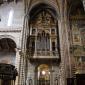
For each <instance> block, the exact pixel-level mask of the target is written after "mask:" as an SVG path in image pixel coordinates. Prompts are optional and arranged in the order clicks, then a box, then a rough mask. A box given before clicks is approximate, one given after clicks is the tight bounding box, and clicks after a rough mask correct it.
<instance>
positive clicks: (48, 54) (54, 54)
mask: <svg viewBox="0 0 85 85" xmlns="http://www.w3.org/2000/svg"><path fill="white" fill-rule="evenodd" d="M27 54H28V55H29V58H59V53H58V51H36V52H33V51H29V52H27Z"/></svg>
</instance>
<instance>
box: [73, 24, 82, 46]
mask: <svg viewBox="0 0 85 85" xmlns="http://www.w3.org/2000/svg"><path fill="white" fill-rule="evenodd" d="M72 36H73V45H81V35H80V30H79V28H78V25H77V24H76V23H73V24H72Z"/></svg>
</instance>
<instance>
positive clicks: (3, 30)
mask: <svg viewBox="0 0 85 85" xmlns="http://www.w3.org/2000/svg"><path fill="white" fill-rule="evenodd" d="M0 32H21V29H0Z"/></svg>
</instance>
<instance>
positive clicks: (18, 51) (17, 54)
mask: <svg viewBox="0 0 85 85" xmlns="http://www.w3.org/2000/svg"><path fill="white" fill-rule="evenodd" d="M20 51H21V50H20V49H18V48H16V63H15V67H16V68H17V71H19V62H20Z"/></svg>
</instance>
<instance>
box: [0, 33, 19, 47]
mask: <svg viewBox="0 0 85 85" xmlns="http://www.w3.org/2000/svg"><path fill="white" fill-rule="evenodd" d="M3 38H8V39H11V40H13V41H14V43H15V45H16V48H17V47H18V45H17V41H16V39H15V37H13V36H11V35H0V40H1V39H3Z"/></svg>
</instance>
